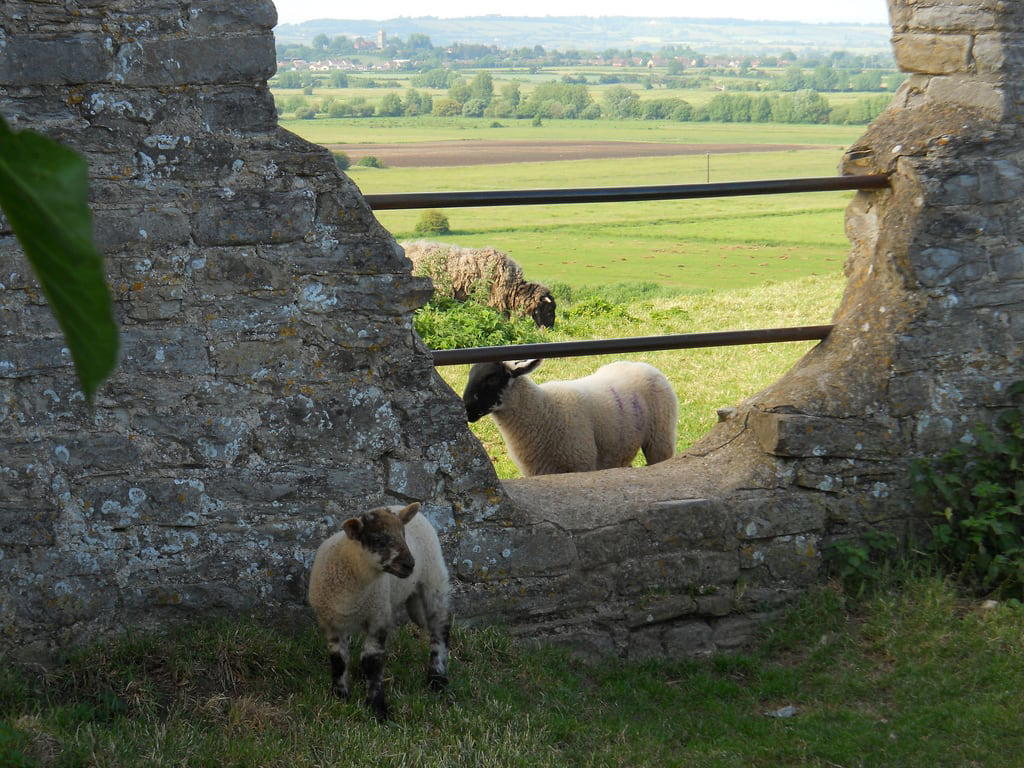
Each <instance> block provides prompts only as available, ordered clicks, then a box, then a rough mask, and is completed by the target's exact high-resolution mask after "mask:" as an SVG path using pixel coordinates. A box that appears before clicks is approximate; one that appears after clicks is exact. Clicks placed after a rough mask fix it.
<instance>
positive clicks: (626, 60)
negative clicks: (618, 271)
mask: <svg viewBox="0 0 1024 768" xmlns="http://www.w3.org/2000/svg"><path fill="white" fill-rule="evenodd" d="M346 43H347V44H348V46H349V47H351V49H352V52H351V53H346V54H336V55H323V56H321V57H319V58H312V57H310V58H296V57H293V56H291V55H283V56H282V55H281V54H282V53H285V54H288V53H290V52H294V53H300V52H301V53H306V54H327V53H328V52H327V51H323V50H322V49H321V50H317V48H316V47H315V46H279V49H278V62H277V71H278V72H279V73H282V72H288V71H295V72H334V71H347V72H371V71H378V72H395V71H412V70H415V69H417V68H419V67H420V65H421V64H422V61H421V59H429V60H430V61H432V62H433V61H436V60H437V58H438V55H439V54H440V55H441V56H443V58H444V61H445V64H447V65H448V66H454V67H460V66H461V67H474V66H486V64H483V63H481V59H482V58H491V57H495V56H502V58H504V57H505V56H509V55H511V56H513V57H514V58H515V64H516V65H517V66H531V65H533V66H543V65H548V66H551V65H557V64H565V65H571V66H593V67H619V68H629V67H633V68H648V69H654V68H656V67H669V66H671V65H673V64H675V65H676V66H681V67H683V68H694V67H700V68H704V67H710V68H722V69H752V68H757V67H760V66H762V65H763V64H764V65H767V66H776V65H777V63H778V57H770V58H771V59H772V60H771V61H769V62H763V61H762V59H761V58H758V57H753V58H751V57H740V56H726V55H717V56H716V55H707V56H705V55H698V54H694V53H693V52H692V51H689V50H687V51H686V53H679V54H676V55H665V54H664V53H647V52H636V53H634V52H633V51H627V52H618V51H617V52H614V53H611V54H608V53H605V54H601V53H594V52H590V51H587V52H578V51H572V52H566V53H562V52H558V51H546V50H544V49H543V48H541V47H540V46H536V47H535V48H532V49H531V48H526V49H517V50H513V51H502V50H500V49H498V48H497V47H495V46H480V45H472V46H466V45H453V46H449V47H439V48H436V49H434V48H431V49H427V50H423V49H422V48H420V50H421V51H422V53H423V54H426V55H424V56H422V57H421V59H417V58H413V57H410V56H406V57H397V58H382V56H381V55H382V54H384V55H385V56H386V54H387V53H388V52H390V51H393V50H395V49H396V48H397V49H403V48H404V47H405V45H404V44H403V43H402V41H401V40H400V39H399V40H397V41H393V40H389V38H388V36H387V33H386V32H385V30H383V29H380V30H378V31H377V36H376V39H374V40H368V39H366V38H365V37H355V38H352V39H351V40H347V39H346ZM360 53H366V54H372V57H370V58H369V59H363V58H361V57H359V56H358V55H357V54H360ZM481 53H483V54H484V55H483V56H482V55H481ZM460 54H465V55H461V56H460ZM553 59H554V60H553ZM508 63H511V62H508ZM508 63H506V62H504V61H503V62H502V64H501V66H506V65H508ZM784 63H785V62H784Z"/></svg>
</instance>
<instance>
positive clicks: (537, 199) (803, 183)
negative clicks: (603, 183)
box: [363, 174, 889, 211]
mask: <svg viewBox="0 0 1024 768" xmlns="http://www.w3.org/2000/svg"><path fill="white" fill-rule="evenodd" d="M888 186H889V177H888V176H886V175H885V174H869V175H860V176H820V177H813V178H803V179H766V180H764V181H727V182H716V183H714V184H670V185H662V186H653V187H591V188H583V189H513V190H477V191H469V192H396V193H388V194H380V195H364V196H363V197H364V199H365V200H366V202H367V204H368V205H369V206H370V207H371V208H372V209H373V210H375V211H388V210H398V209H406V208H467V207H472V206H490V205H541V204H544V205H547V204H551V203H615V202H627V201H633V200H683V199H690V198H698V197H735V196H737V195H779V194H786V193H790V192H833V191H836V190H847V189H883V188H885V187H888Z"/></svg>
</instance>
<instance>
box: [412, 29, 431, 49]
mask: <svg viewBox="0 0 1024 768" xmlns="http://www.w3.org/2000/svg"><path fill="white" fill-rule="evenodd" d="M406 46H407V47H408V48H409V50H413V51H429V50H431V49H432V48H433V47H434V44H433V43H432V42H430V38H429V37H427V36H426V35H424V34H421V33H419V32H413V33H412V34H411V35H409V42H407V43H406Z"/></svg>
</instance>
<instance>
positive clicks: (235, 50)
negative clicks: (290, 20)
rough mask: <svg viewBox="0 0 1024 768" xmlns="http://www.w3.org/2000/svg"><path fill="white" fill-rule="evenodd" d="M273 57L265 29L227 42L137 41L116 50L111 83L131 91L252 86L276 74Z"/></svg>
mask: <svg viewBox="0 0 1024 768" xmlns="http://www.w3.org/2000/svg"><path fill="white" fill-rule="evenodd" d="M275 59H276V57H275V53H274V37H273V35H272V34H271V33H270V32H269V31H268V32H267V33H265V34H259V35H245V36H234V37H231V38H228V39H227V40H225V39H224V38H222V37H208V38H176V39H174V38H168V39H158V40H140V41H136V42H129V43H123V44H121V45H120V46H118V47H117V53H116V57H115V59H114V61H115V66H114V71H113V77H112V78H111V79H112V80H113V81H114V82H115V83H123V84H124V85H129V86H134V87H143V86H150V87H154V86H155V87H161V86H163V87H166V86H177V85H205V84H211V83H223V84H228V83H255V82H258V81H260V80H266V79H267V78H268V77H270V76H271V75H273V74H274V71H275V69H276V61H275ZM103 79H105V78H103Z"/></svg>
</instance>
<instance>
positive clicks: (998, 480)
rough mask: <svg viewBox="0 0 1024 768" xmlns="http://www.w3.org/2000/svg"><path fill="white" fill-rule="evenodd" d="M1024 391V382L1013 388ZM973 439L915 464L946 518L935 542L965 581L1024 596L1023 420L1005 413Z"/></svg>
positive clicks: (926, 492) (1015, 412)
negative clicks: (929, 459)
mask: <svg viewBox="0 0 1024 768" xmlns="http://www.w3.org/2000/svg"><path fill="white" fill-rule="evenodd" d="M1010 392H1011V394H1012V395H1014V396H1020V395H1021V394H1022V393H1024V381H1019V382H1017V383H1015V384H1014V385H1013V386H1012V387H1011V390H1010ZM974 435H975V438H976V440H975V443H974V444H973V445H959V446H957V447H956V448H953V449H952V450H950V451H948V452H947V453H946V454H944V455H943V456H940V457H939V458H937V459H934V460H931V461H926V460H921V461H918V462H916V463H915V465H914V467H913V478H914V481H915V485H916V487H917V491H918V492H919V494H920V495H921V496H922V497H923V498H924V500H925V502H926V504H928V505H929V507H930V509H931V512H932V513H933V514H935V515H937V516H938V517H940V518H941V519H942V522H940V523H938V524H937V525H935V526H934V527H933V529H932V535H933V538H932V543H931V548H932V551H933V553H934V554H935V555H936V557H938V558H939V560H940V562H941V563H942V564H943V565H944V566H945V567H946V568H948V569H949V570H951V571H953V572H954V573H956V574H957V575H958V576H959V577H960V578H961V579H963V580H964V581H966V582H967V583H969V584H971V585H973V586H975V587H977V588H979V589H981V590H984V591H993V592H996V593H999V594H1003V595H1006V596H1013V597H1016V598H1017V599H1021V598H1024V511H1022V510H1024V418H1022V410H1021V408H1019V407H1017V408H1013V409H1011V410H1007V411H1004V412H1003V413H1001V414H1000V415H999V417H998V418H997V419H996V422H995V425H994V426H993V428H991V429H990V428H988V427H986V426H985V425H978V426H977V427H976V428H975V429H974Z"/></svg>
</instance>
